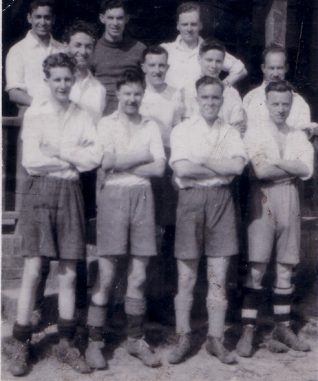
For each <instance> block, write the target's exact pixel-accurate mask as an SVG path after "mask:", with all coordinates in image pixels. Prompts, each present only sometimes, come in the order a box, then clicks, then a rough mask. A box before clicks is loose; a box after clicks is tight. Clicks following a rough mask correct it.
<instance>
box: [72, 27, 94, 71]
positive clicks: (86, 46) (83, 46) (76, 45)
mask: <svg viewBox="0 0 318 381" xmlns="http://www.w3.org/2000/svg"><path fill="white" fill-rule="evenodd" d="M68 48H69V52H70V54H71V55H72V56H73V57H74V58H75V59H76V63H77V67H79V68H87V67H89V64H90V59H91V57H92V54H93V49H94V39H93V38H92V37H91V36H89V35H88V34H86V33H83V32H78V33H75V34H73V35H72V36H71V38H70V42H69V44H68Z"/></svg>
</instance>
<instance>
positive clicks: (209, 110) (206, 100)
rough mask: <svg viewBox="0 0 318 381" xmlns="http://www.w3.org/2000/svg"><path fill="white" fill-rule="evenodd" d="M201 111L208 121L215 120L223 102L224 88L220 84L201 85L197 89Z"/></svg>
mask: <svg viewBox="0 0 318 381" xmlns="http://www.w3.org/2000/svg"><path fill="white" fill-rule="evenodd" d="M197 93H198V94H197V101H198V104H199V108H200V113H201V115H202V116H203V118H204V119H205V120H206V121H208V122H213V121H214V120H215V119H216V118H217V116H218V113H219V111H220V108H221V106H222V103H223V94H222V88H221V86H219V85H218V84H209V85H204V84H203V85H201V86H200V87H199V88H198V91H197Z"/></svg>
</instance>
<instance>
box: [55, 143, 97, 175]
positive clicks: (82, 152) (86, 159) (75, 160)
mask: <svg viewBox="0 0 318 381" xmlns="http://www.w3.org/2000/svg"><path fill="white" fill-rule="evenodd" d="M60 157H61V159H62V160H65V161H67V162H68V163H70V164H71V165H73V166H74V167H75V168H76V169H77V170H78V171H79V172H86V171H91V170H92V169H94V168H96V167H98V166H99V165H100V163H101V160H102V153H101V151H100V150H99V149H98V147H96V145H95V144H92V145H90V146H88V147H80V146H75V147H69V148H67V147H64V148H63V150H61V152H60Z"/></svg>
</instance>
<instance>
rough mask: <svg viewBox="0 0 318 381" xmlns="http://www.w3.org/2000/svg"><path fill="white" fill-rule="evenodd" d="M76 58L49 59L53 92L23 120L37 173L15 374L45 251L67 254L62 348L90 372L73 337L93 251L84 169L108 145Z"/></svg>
mask: <svg viewBox="0 0 318 381" xmlns="http://www.w3.org/2000/svg"><path fill="white" fill-rule="evenodd" d="M75 66H76V63H75V62H74V60H73V59H71V58H70V57H68V56H67V55H66V54H64V53H57V54H53V55H50V56H49V57H47V58H46V59H45V61H44V63H43V69H44V73H45V77H46V81H47V83H48V87H49V89H50V93H51V96H50V97H47V98H45V99H43V100H42V102H34V103H32V105H31V107H30V108H28V109H27V111H26V113H25V115H24V120H23V133H22V141H23V156H22V165H23V166H24V168H25V169H26V170H27V172H28V174H29V177H28V186H27V187H26V188H25V192H24V193H23V195H22V196H23V197H22V206H21V211H20V220H19V222H20V224H21V226H20V234H21V236H22V243H21V250H22V255H23V256H24V257H25V262H24V270H23V278H22V285H21V289H20V294H19V299H18V307H17V317H16V322H15V324H14V327H13V337H14V338H15V341H16V346H15V349H14V353H13V354H12V359H11V365H10V371H11V373H12V374H13V375H14V376H23V375H25V374H26V373H27V372H28V368H29V354H30V342H31V338H32V327H31V315H32V311H33V308H34V303H35V294H36V290H37V286H38V284H39V282H40V278H41V271H42V260H43V259H44V258H49V259H54V260H58V261H59V276H58V278H59V300H58V306H59V308H58V309H59V311H58V312H59V319H58V332H59V339H60V340H59V343H58V345H57V346H56V347H55V353H56V355H57V357H58V358H59V360H60V361H62V362H65V363H67V364H69V365H70V366H71V367H72V368H73V369H74V370H76V371H77V372H80V373H88V372H90V368H89V367H88V366H87V364H86V362H85V360H84V358H83V357H82V356H81V355H80V353H79V351H78V349H76V348H75V347H74V344H73V338H74V333H75V328H76V320H75V282H76V265H77V262H78V261H79V260H84V259H85V255H86V246H85V233H84V231H85V221H84V210H83V200H82V194H81V188H80V184H79V181H78V180H79V172H82V171H88V170H91V169H93V168H95V167H97V166H98V165H99V164H100V162H101V159H102V152H101V149H99V146H98V144H97V134H96V129H95V126H94V124H93V121H92V119H91V118H90V116H89V115H88V114H87V113H86V111H84V110H82V109H80V108H79V107H78V106H76V105H75V104H74V103H72V102H70V100H69V94H70V90H71V87H72V85H73V82H74V80H75V77H74V72H75Z"/></svg>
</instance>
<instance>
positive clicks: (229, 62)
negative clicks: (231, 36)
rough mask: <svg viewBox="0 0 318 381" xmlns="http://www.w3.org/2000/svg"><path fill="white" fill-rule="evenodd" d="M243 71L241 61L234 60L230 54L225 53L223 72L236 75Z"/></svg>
mask: <svg viewBox="0 0 318 381" xmlns="http://www.w3.org/2000/svg"><path fill="white" fill-rule="evenodd" d="M243 69H245V65H244V63H243V62H242V61H241V60H239V59H238V58H235V57H234V56H232V55H231V54H230V53H227V52H226V53H225V57H224V62H223V70H225V71H227V72H228V73H229V74H238V73H240V72H241V71H242V70H243Z"/></svg>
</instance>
